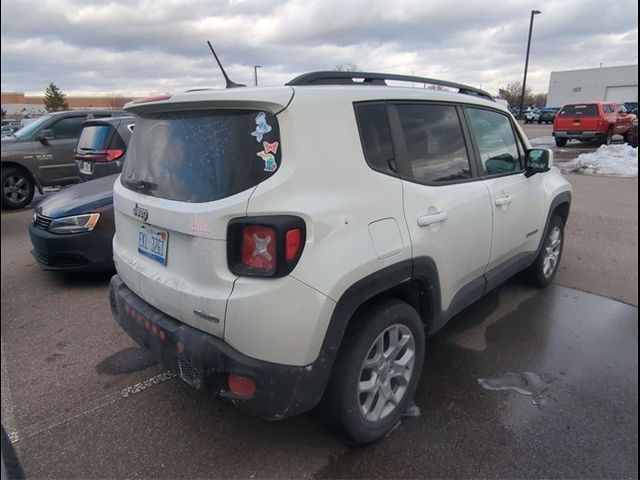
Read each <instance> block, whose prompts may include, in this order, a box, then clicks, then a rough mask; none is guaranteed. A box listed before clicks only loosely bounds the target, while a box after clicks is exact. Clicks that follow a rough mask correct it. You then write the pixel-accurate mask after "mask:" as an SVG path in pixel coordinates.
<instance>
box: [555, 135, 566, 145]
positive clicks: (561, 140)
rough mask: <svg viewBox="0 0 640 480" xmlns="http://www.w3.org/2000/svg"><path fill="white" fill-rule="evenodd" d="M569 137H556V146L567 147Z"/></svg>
mask: <svg viewBox="0 0 640 480" xmlns="http://www.w3.org/2000/svg"><path fill="white" fill-rule="evenodd" d="M566 146H567V139H566V138H558V137H556V147H566Z"/></svg>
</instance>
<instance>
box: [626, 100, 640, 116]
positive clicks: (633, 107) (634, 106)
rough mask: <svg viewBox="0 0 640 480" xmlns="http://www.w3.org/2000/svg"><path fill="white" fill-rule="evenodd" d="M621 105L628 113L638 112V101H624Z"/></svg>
mask: <svg viewBox="0 0 640 480" xmlns="http://www.w3.org/2000/svg"><path fill="white" fill-rule="evenodd" d="M623 105H624V108H625V109H626V110H627V112H628V113H634V114H635V115H637V114H638V102H624V103H623Z"/></svg>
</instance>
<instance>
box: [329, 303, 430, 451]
mask: <svg viewBox="0 0 640 480" xmlns="http://www.w3.org/2000/svg"><path fill="white" fill-rule="evenodd" d="M352 321H353V322H354V323H352V325H351V326H350V328H349V330H348V332H347V334H346V335H345V339H344V342H343V345H342V347H341V349H340V352H339V354H338V358H337V359H336V364H335V367H334V371H333V374H332V377H331V379H330V381H329V384H328V386H327V390H326V393H325V397H324V400H323V403H324V406H325V410H326V411H327V414H328V415H329V416H330V420H331V422H332V423H333V424H334V425H335V426H337V427H339V428H340V429H342V430H343V431H344V432H345V433H346V434H347V436H348V437H349V439H350V440H351V441H353V442H355V443H357V444H365V443H371V442H375V441H376V440H379V439H381V438H383V437H384V436H385V435H386V434H387V433H388V432H389V431H390V430H391V429H392V428H393V427H394V426H395V425H396V423H397V422H398V421H399V420H400V417H401V416H402V414H403V413H404V412H405V410H406V409H407V407H408V406H409V403H410V402H411V398H412V397H413V394H414V393H415V390H416V387H417V384H418V380H419V378H420V374H421V373H422V364H423V361H424V351H425V335H424V326H423V325H422V321H421V320H420V316H419V315H418V312H416V311H415V309H414V308H413V307H411V306H410V305H408V304H407V303H405V302H402V301H400V300H395V299H384V300H381V301H378V302H375V303H373V304H372V305H369V306H368V307H366V308H365V309H364V310H362V311H361V312H359V313H358V315H357V317H356V318H354V319H353V320H352Z"/></svg>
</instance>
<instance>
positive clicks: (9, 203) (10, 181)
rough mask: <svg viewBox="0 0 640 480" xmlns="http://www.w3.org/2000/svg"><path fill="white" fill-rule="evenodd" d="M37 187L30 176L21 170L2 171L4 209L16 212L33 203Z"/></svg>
mask: <svg viewBox="0 0 640 480" xmlns="http://www.w3.org/2000/svg"><path fill="white" fill-rule="evenodd" d="M34 193H35V185H34V184H33V181H32V180H31V177H30V176H29V174H28V173H27V172H26V171H24V170H23V169H21V168H7V169H3V170H2V208H6V209H7V210H16V209H18V208H22V207H26V206H27V205H29V203H31V200H32V199H33V195H34Z"/></svg>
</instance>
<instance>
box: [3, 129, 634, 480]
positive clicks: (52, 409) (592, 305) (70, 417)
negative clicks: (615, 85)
mask: <svg viewBox="0 0 640 480" xmlns="http://www.w3.org/2000/svg"><path fill="white" fill-rule="evenodd" d="M527 130H528V131H529V127H527ZM538 133H541V135H540V137H543V136H544V135H543V133H544V132H543V131H542V130H541V131H540V132H538ZM529 134H530V135H531V136H533V134H531V133H529ZM581 148H584V147H583V146H581ZM568 178H569V180H570V181H571V183H572V184H573V186H574V204H573V209H572V210H573V211H572V215H571V218H570V222H569V225H568V227H567V238H568V240H567V242H568V243H567V246H566V250H565V255H564V259H563V264H562V269H561V271H560V272H559V275H558V277H557V284H556V285H553V286H552V287H550V288H548V289H547V290H545V291H537V290H532V289H530V288H528V287H525V286H524V285H522V284H521V283H520V282H519V281H518V280H517V279H514V280H511V281H509V282H508V283H507V284H506V285H504V286H503V287H501V288H500V289H498V290H496V291H494V292H493V293H491V294H490V295H488V296H487V297H486V298H484V299H482V300H481V301H479V302H478V303H477V304H475V305H473V306H472V307H470V308H468V309H467V310H465V311H463V312H462V313H461V314H460V315H458V316H457V317H456V318H455V319H453V320H452V322H451V323H450V324H449V325H448V326H447V327H446V328H445V329H444V330H443V331H441V332H440V333H439V334H438V335H436V336H435V337H433V338H431V339H429V341H428V350H427V361H426V367H425V373H424V374H423V378H422V380H421V383H420V386H419V389H418V392H417V394H416V398H415V403H416V405H417V407H418V408H419V410H420V415H419V416H412V417H406V418H404V419H403V421H402V424H401V425H400V426H399V427H398V428H397V429H396V430H395V431H393V432H392V433H391V434H390V436H389V437H388V438H386V439H385V440H383V441H382V442H380V443H378V444H376V445H372V446H369V447H365V448H350V447H348V446H346V445H344V444H343V442H342V441H341V439H340V437H339V436H338V435H336V434H335V433H333V432H331V431H329V430H328V429H326V428H325V426H324V424H323V421H322V418H321V416H319V415H318V414H317V413H315V412H311V413H309V414H306V415H303V416H300V417H297V418H292V419H288V420H285V421H282V422H275V423H273V422H267V421H263V420H260V419H257V418H254V417H252V416H249V415H246V414H244V413H241V412H239V411H237V410H236V409H235V408H233V407H232V406H230V405H228V404H225V403H223V402H221V401H219V400H216V399H214V398H211V397H209V396H207V395H206V394H203V393H200V392H196V391H194V390H192V389H191V388H190V387H189V386H187V385H186V384H184V383H183V382H181V381H180V380H178V379H176V378H172V377H171V376H169V375H166V374H164V373H163V369H162V368H161V367H160V366H158V365H155V364H153V363H152V362H151V361H150V359H149V358H148V357H147V356H146V355H145V353H144V352H143V351H141V350H139V349H138V348H137V347H136V345H135V344H134V343H133V342H132V341H131V340H130V339H129V338H128V337H127V335H126V334H124V333H123V332H122V331H121V330H120V329H119V327H118V326H117V325H116V323H115V321H114V320H113V319H112V317H111V313H110V310H109V306H108V301H107V289H108V280H109V277H108V276H104V275H103V276H86V275H84V276H74V275H64V276H61V275H53V274H50V273H47V272H43V271H41V270H40V269H39V267H38V266H37V265H36V263H35V261H34V260H33V259H32V258H31V256H30V254H29V250H30V244H29V239H28V233H27V224H28V222H29V219H30V217H31V210H30V209H26V210H23V211H18V212H2V219H1V220H2V252H1V257H2V258H1V262H2V311H1V323H2V423H3V425H5V427H6V428H7V430H8V431H9V432H10V434H11V436H12V437H13V439H14V441H15V444H16V448H17V451H18V454H19V456H20V458H21V460H22V462H23V464H24V467H25V470H26V473H27V476H29V477H32V478H72V477H73V478H104V477H124V476H126V477H136V478H150V477H154V478H202V477H234V478H237V477H245V478H246V477H249V478H254V477H255V478H264V477H273V478H293V477H318V478H362V477H372V478H374V477H375V478H382V477H385V478H386V477H441V478H443V477H448V478H469V477H555V478H559V477H563V478H566V477H589V478H604V477H607V478H612V477H637V468H638V467H637V466H638V454H637V452H638V407H637V399H638V388H637V385H638V383H637V379H638V327H637V321H638V311H637V302H638V298H637V285H638V273H637V265H638V258H637V251H638V240H637V232H638V181H637V178H635V179H620V178H601V177H600V178H597V177H586V176H579V175H569V176H568Z"/></svg>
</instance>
